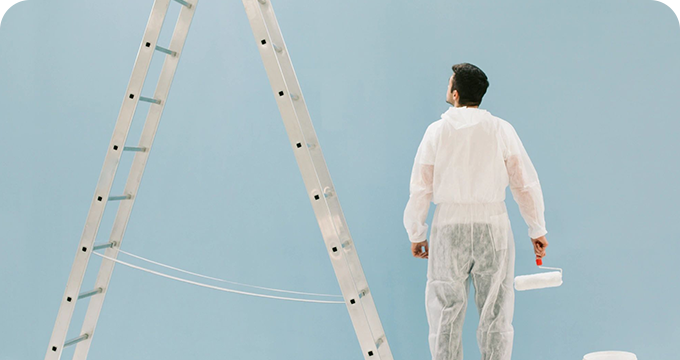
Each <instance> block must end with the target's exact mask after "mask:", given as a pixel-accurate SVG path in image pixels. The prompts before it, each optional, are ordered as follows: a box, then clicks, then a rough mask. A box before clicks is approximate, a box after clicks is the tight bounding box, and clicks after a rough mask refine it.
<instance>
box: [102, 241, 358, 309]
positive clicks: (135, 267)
mask: <svg viewBox="0 0 680 360" xmlns="http://www.w3.org/2000/svg"><path fill="white" fill-rule="evenodd" d="M92 253H93V254H96V255H97V256H100V257H102V258H104V259H107V260H110V261H113V262H116V263H118V264H121V265H125V266H128V267H131V268H133V269H137V270H141V271H144V272H147V273H150V274H154V275H158V276H161V277H164V278H168V279H172V280H176V281H180V282H184V283H187V284H192V285H196V286H201V287H205V288H209V289H214V290H220V291H225V292H230V293H235V294H241V295H248V296H255V297H262V298H268V299H277V300H289V301H299V302H310V303H320V304H344V303H345V302H344V301H334V300H313V299H300V298H291V297H284V296H274V295H265V294H257V293H251V292H247V291H240V290H234V289H228V288H223V287H219V286H214V285H208V284H203V283H200V282H196V281H191V280H187V279H182V278H179V277H176V276H172V275H168V274H164V273H161V272H158V271H154V270H150V269H147V268H144V267H141V266H137V265H133V264H130V263H127V262H125V261H121V260H118V259H114V258H112V257H109V256H106V255H104V254H100V253H98V252H96V251H93V252H92Z"/></svg>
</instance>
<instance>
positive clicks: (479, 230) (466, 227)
mask: <svg viewBox="0 0 680 360" xmlns="http://www.w3.org/2000/svg"><path fill="white" fill-rule="evenodd" d="M508 185H510V189H511V191H512V195H513V198H514V199H515V201H516V202H517V203H518V205H519V209H520V213H521V214H522V217H523V218H524V220H525V222H526V223H527V225H528V226H529V237H531V238H534V239H535V238H538V237H540V236H542V235H545V234H546V233H547V231H546V229H545V220H544V217H543V210H544V207H543V195H542V192H541V186H540V183H539V181H538V175H537V174H536V170H535V169H534V166H533V165H532V163H531V160H530V159H529V156H528V155H527V153H526V151H525V149H524V146H523V145H522V142H521V141H520V139H519V136H517V133H516V132H515V129H514V128H513V127H512V125H510V123H508V122H507V121H505V120H503V119H500V118H498V117H496V116H493V115H492V114H491V113H489V112H488V111H487V110H484V109H479V108H468V107H450V108H449V109H448V110H447V111H446V112H445V113H443V114H442V117H441V119H440V120H438V121H435V122H434V123H432V124H431V125H430V126H429V127H428V128H427V130H426V131H425V135H424V137H423V140H422V142H421V143H420V146H419V147H418V152H417V154H416V157H415V161H414V164H413V171H412V174H411V183H410V197H409V201H408V203H407V205H406V209H405V210H404V226H405V227H406V231H407V233H408V236H409V240H410V241H411V242H421V241H424V240H426V236H427V229H428V227H427V224H426V223H425V220H426V218H427V214H428V211H429V208H430V202H431V201H432V202H434V203H435V204H436V208H435V213H434V218H433V220H432V231H431V234H430V242H429V256H428V257H429V259H428V267H427V285H426V289H425V303H426V313H427V319H428V324H429V338H428V341H429V345H430V352H431V353H432V359H434V360H461V359H463V349H462V342H461V333H462V328H463V320H464V316H465V310H466V307H467V299H468V291H469V279H470V277H471V278H472V283H473V286H474V287H475V302H476V305H477V310H478V311H479V316H480V319H479V326H478V329H477V342H478V344H479V349H480V351H481V353H482V359H483V360H510V356H511V353H512V340H513V327H512V316H513V309H514V291H513V288H512V282H513V278H514V265H515V243H514V240H513V236H512V230H511V227H510V221H509V219H508V215H507V211H506V207H505V202H504V200H505V189H506V187H507V186H508Z"/></svg>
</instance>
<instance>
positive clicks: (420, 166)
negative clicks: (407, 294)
mask: <svg viewBox="0 0 680 360" xmlns="http://www.w3.org/2000/svg"><path fill="white" fill-rule="evenodd" d="M435 129H436V126H434V124H432V125H430V126H429V127H428V128H427V130H426V131H425V135H424V136H423V140H422V141H421V142H420V146H419V147H418V151H417V153H416V157H415V160H414V162H413V169H412V171H411V181H410V185H409V191H410V195H409V199H408V203H407V204H406V209H404V227H405V228H406V232H407V233H408V238H409V240H410V241H411V242H412V243H417V242H421V241H425V240H427V229H428V226H427V224H426V223H425V220H426V219H427V214H428V212H429V210H430V202H431V201H432V183H433V176H434V159H435V155H436V151H437V149H436V138H435V136H436V135H435V132H436V130H435Z"/></svg>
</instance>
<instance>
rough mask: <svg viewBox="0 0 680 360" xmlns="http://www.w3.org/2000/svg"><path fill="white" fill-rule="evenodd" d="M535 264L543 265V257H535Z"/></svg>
mask: <svg viewBox="0 0 680 360" xmlns="http://www.w3.org/2000/svg"><path fill="white" fill-rule="evenodd" d="M536 265H538V266H541V265H543V259H539V258H536Z"/></svg>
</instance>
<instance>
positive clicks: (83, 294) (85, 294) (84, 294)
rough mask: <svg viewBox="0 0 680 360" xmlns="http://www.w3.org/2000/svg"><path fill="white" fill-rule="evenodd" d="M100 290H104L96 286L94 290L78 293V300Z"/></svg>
mask: <svg viewBox="0 0 680 360" xmlns="http://www.w3.org/2000/svg"><path fill="white" fill-rule="evenodd" d="M102 291H104V289H102V288H96V289H94V290H90V291H86V292H84V293H81V294H80V295H78V300H80V299H84V298H86V297H90V296H92V295H97V294H101V292H102Z"/></svg>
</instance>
